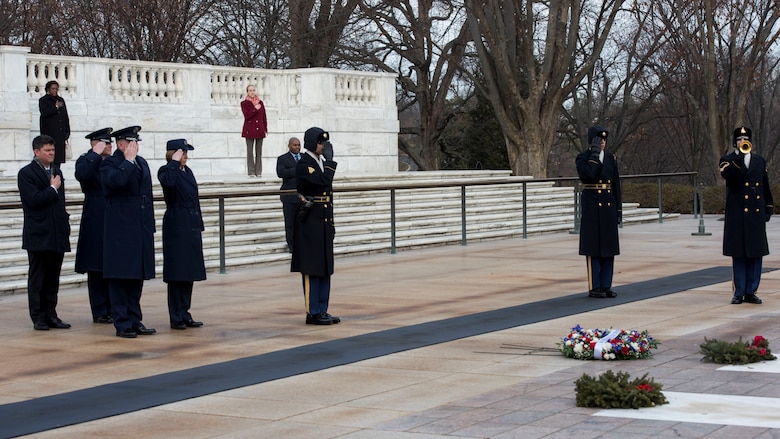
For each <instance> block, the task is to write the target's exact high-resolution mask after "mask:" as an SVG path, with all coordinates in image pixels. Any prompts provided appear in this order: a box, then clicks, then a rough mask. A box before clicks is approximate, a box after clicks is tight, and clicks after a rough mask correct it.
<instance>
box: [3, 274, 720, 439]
mask: <svg viewBox="0 0 780 439" xmlns="http://www.w3.org/2000/svg"><path fill="white" fill-rule="evenodd" d="M730 279H731V268H730V267H712V268H708V269H704V270H698V271H692V272H689V273H683V274H678V275H674V276H669V277H663V278H659V279H653V280H649V281H644V282H637V283H633V284H629V285H622V286H620V287H619V288H615V289H614V290H615V291H616V292H617V293H618V297H617V298H614V299H591V298H588V297H587V295H586V294H584V293H578V294H573V295H569V296H565V297H557V298H553V299H547V300H541V301H538V302H533V303H528V304H524V305H518V306H513V307H509V308H502V309H497V310H493V311H486V312H480V313H476V314H470V315H465V316H462V317H454V318H450V319H445V320H438V321H433V322H427V323H421V324H418V325H412V326H405V327H401V328H396V329H389V330H386V331H380V332H374V333H370V334H364V335H358V336H354V337H348V338H343V339H338V340H332V341H327V342H322V343H316V344H311V345H307V346H301V347H296V348H291V349H286V350H282V351H277V352H270V353H267V354H261V355H256V356H252V357H247V358H240V359H236V360H231V361H226V362H223V363H218V364H212V365H208V366H200V367H195V368H192V369H187V370H182V371H177V372H169V373H164V374H161V375H155V376H150V377H147V378H140V379H134V380H128V381H121V382H117V383H112V384H105V385H101V386H97V387H92V388H88V389H81V390H76V391H73V392H67V393H62V394H59V395H52V396H45V397H40V398H35V399H31V400H27V401H21V402H15V403H10V404H3V405H0V436H1V437H15V436H20V435H25V434H31V433H36V432H40V431H46V430H50V429H54V428H58V427H63V426H66V425H73V424H79V423H82V422H87V421H92V420H96V419H100V418H105V417H108V416H114V415H119V414H123V413H129V412H133V411H137V410H143V409H148V408H151V407H155V406H159V405H163V404H168V403H173V402H177V401H182V400H185V399H188V398H195V397H199V396H204V395H210V394H213V393H217V392H222V391H225V390H230V389H235V388H239V387H244V386H251V385H254V384H259V383H263V382H267V381H272V380H276V379H280V378H286V377H290V376H294V375H298V374H303V373H307V372H314V371H318V370H323V369H327V368H330V367H335V366H340V365H344V364H350V363H354V362H358V361H362V360H366V359H369V358H375V357H380V356H384V355H389V354H393V353H396V352H402V351H405V350H409V349H415V348H420V347H423V346H429V345H434V344H437V343H444V342H448V341H452V340H457V339H461V338H465V337H472V336H475V335H479V334H485V333H488V332H493V331H500V330H503V329H508V328H513V327H516V326H523V325H528V324H531V323H536V322H540V321H545V320H550V319H556V318H559V317H565V316H570V315H575V314H580V313H584V312H588V311H593V310H597V309H603V308H605V307H610V306H615V305H620V304H624V303H630V302H635V301H639V300H645V299H650V298H653V297H658V296H663V295H666V294H672V293H677V292H680V291H686V290H689V289H692V288H698V287H702V286H706V285H712V284H716V283H720V282H725V281H728V280H730ZM726 299H727V298H724V300H726ZM346 324H349V323H348V322H347V323H346ZM565 329H568V328H565Z"/></svg>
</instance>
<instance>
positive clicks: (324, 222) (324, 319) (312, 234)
mask: <svg viewBox="0 0 780 439" xmlns="http://www.w3.org/2000/svg"><path fill="white" fill-rule="evenodd" d="M303 147H304V148H305V149H306V152H305V153H304V154H302V155H301V159H300V160H299V161H298V164H297V165H296V167H295V180H296V183H297V185H298V196H299V200H300V202H299V205H298V212H297V213H296V216H295V229H294V231H293V232H294V237H293V252H292V264H291V271H297V272H300V273H301V277H302V281H303V297H304V302H305V306H306V324H309V325H332V324H335V323H339V322H340V321H341V319H340V318H338V317H335V316H332V315H330V314H328V304H329V302H330V276H331V275H332V274H333V239H334V237H335V236H336V229H335V227H334V224H333V176H334V175H335V174H336V162H334V161H333V146H332V145H331V143H330V135H329V134H328V132H327V131H325V130H323V129H322V128H317V127H312V128H309V129H308V130H306V133H305V134H304V136H303Z"/></svg>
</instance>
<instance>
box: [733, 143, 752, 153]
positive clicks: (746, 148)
mask: <svg viewBox="0 0 780 439" xmlns="http://www.w3.org/2000/svg"><path fill="white" fill-rule="evenodd" d="M737 149H738V150H739V152H741V153H742V154H747V153H749V152H750V150H752V149H753V144H752V143H750V140H741V141H740V142H739V143H737Z"/></svg>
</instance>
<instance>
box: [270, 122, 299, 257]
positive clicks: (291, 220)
mask: <svg viewBox="0 0 780 439" xmlns="http://www.w3.org/2000/svg"><path fill="white" fill-rule="evenodd" d="M287 148H288V149H289V151H288V152H286V153H284V154H282V155H280V156H279V157H278V158H277V159H276V176H277V177H279V178H281V179H282V187H281V188H280V189H282V190H285V189H295V188H296V184H295V165H296V164H298V160H300V158H301V141H300V140H299V139H298V138H297V137H290V140H289V141H288V142H287ZM279 199H280V200H282V213H283V214H284V236H285V238H286V239H287V251H288V252H290V253H292V248H293V227H294V226H295V212H296V211H297V210H298V205H299V204H301V202H300V200H299V199H298V195H297V194H283V195H280V196H279Z"/></svg>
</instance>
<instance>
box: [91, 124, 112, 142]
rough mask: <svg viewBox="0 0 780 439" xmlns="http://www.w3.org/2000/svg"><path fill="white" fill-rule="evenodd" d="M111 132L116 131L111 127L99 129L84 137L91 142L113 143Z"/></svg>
mask: <svg viewBox="0 0 780 439" xmlns="http://www.w3.org/2000/svg"><path fill="white" fill-rule="evenodd" d="M111 131H114V129H113V128H111V127H108V128H103V129H99V130H97V131H93V132H91V133H89V134H87V135H86V136H84V138H85V139H89V140H102V141H104V142H106V143H111Z"/></svg>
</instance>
